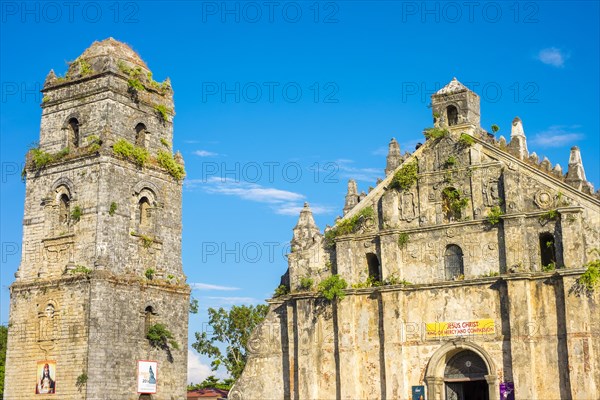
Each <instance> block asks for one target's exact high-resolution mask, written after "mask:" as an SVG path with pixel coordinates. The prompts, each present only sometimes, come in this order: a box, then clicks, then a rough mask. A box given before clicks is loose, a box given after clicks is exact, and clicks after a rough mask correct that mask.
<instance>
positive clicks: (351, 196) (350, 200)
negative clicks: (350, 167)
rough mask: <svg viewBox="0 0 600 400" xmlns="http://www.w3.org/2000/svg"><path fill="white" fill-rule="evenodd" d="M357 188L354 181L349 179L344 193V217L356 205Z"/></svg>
mask: <svg viewBox="0 0 600 400" xmlns="http://www.w3.org/2000/svg"><path fill="white" fill-rule="evenodd" d="M358 201H359V199H358V187H357V186H356V181H355V180H354V179H350V180H349V181H348V192H347V193H346V201H345V203H344V215H346V214H348V213H349V212H350V210H352V209H353V208H354V207H355V206H356V205H357V204H358Z"/></svg>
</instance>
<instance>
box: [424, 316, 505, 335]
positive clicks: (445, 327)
mask: <svg viewBox="0 0 600 400" xmlns="http://www.w3.org/2000/svg"><path fill="white" fill-rule="evenodd" d="M425 331H426V332H425V336H426V338H427V339H434V338H440V337H449V336H471V335H494V334H495V333H496V325H495V323H494V320H493V319H478V320H474V321H451V322H428V323H426V324H425Z"/></svg>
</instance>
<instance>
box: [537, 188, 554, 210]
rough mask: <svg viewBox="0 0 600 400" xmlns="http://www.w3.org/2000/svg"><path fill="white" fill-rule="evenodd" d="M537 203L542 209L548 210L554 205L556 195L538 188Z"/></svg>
mask: <svg viewBox="0 0 600 400" xmlns="http://www.w3.org/2000/svg"><path fill="white" fill-rule="evenodd" d="M533 201H534V202H535V204H537V206H538V207H539V208H541V209H544V210H547V209H549V208H551V207H552V206H553V205H554V197H553V196H552V195H551V194H550V192H548V191H547V190H538V191H537V192H536V193H535V196H534V200H533Z"/></svg>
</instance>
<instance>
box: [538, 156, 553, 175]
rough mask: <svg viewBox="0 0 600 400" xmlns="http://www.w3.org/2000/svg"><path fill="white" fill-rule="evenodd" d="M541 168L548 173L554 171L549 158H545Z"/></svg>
mask: <svg viewBox="0 0 600 400" xmlns="http://www.w3.org/2000/svg"><path fill="white" fill-rule="evenodd" d="M540 167H541V168H542V169H543V170H544V171H546V172H550V171H551V170H552V163H551V162H550V160H548V157H544V159H543V160H542V162H541V163H540Z"/></svg>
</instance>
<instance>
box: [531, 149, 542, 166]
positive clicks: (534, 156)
mask: <svg viewBox="0 0 600 400" xmlns="http://www.w3.org/2000/svg"><path fill="white" fill-rule="evenodd" d="M529 162H531V163H532V164H538V163H539V162H540V159H539V158H538V155H537V154H536V152H535V151H534V152H533V153H531V155H530V156H529Z"/></svg>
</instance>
